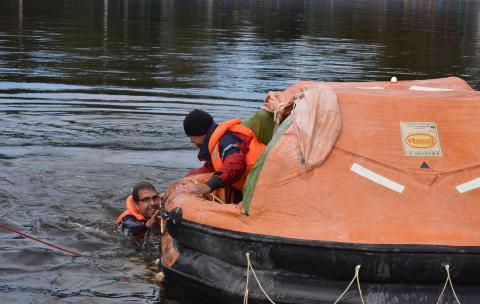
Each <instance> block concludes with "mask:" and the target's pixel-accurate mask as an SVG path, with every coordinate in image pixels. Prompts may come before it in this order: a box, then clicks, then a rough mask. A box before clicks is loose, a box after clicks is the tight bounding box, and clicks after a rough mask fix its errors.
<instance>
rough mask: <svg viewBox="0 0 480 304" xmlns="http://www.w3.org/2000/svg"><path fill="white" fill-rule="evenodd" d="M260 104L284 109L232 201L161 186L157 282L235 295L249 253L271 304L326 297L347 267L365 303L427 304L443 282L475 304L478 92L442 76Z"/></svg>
mask: <svg viewBox="0 0 480 304" xmlns="http://www.w3.org/2000/svg"><path fill="white" fill-rule="evenodd" d="M269 96H270V97H271V99H272V100H271V101H272V102H273V105H272V104H271V106H272V108H273V109H274V110H275V109H283V108H286V105H288V104H291V105H293V110H292V111H291V113H290V115H289V116H288V117H287V118H286V119H285V120H283V122H281V124H280V125H279V127H278V129H277V131H276V133H275V134H274V137H273V139H272V141H271V142H270V143H269V144H268V146H267V148H266V150H265V152H264V153H263V154H262V156H261V157H260V159H259V160H258V161H257V163H256V165H255V167H254V168H253V170H252V172H251V173H250V175H249V177H248V179H247V182H246V184H245V187H244V201H243V202H242V203H241V204H239V205H234V204H218V203H217V202H215V201H212V200H209V199H206V198H198V197H195V196H194V195H191V194H188V193H182V192H179V191H177V190H178V189H180V187H179V184H180V183H186V182H195V181H192V180H191V179H189V180H186V179H183V180H180V181H177V182H176V183H174V184H173V185H172V186H171V187H170V189H169V190H168V192H169V196H168V198H169V199H168V201H167V204H166V208H167V210H168V212H169V213H170V215H171V216H170V219H169V220H168V225H167V228H168V234H166V235H165V236H164V238H163V241H162V242H163V251H164V257H163V259H162V263H163V267H164V271H165V273H166V275H167V279H169V280H171V281H176V282H177V283H179V284H182V285H184V286H186V287H188V288H190V290H193V291H199V292H200V291H205V290H211V289H213V290H216V291H217V292H215V293H210V294H209V295H210V296H211V297H216V298H217V300H218V301H230V300H227V298H232V297H233V298H241V297H243V296H244V294H245V287H246V272H247V262H248V261H247V257H246V254H247V253H249V259H250V261H251V263H252V266H253V269H255V270H256V272H257V276H258V278H259V281H260V282H261V283H262V285H263V287H264V289H265V291H266V292H267V294H269V295H270V297H271V298H272V299H273V300H274V301H275V302H276V303H333V302H334V301H335V300H336V299H337V297H338V296H339V295H340V294H341V292H342V291H343V290H344V289H345V287H346V286H347V284H348V282H349V281H350V280H351V279H352V277H353V275H354V272H355V268H356V266H358V265H360V270H359V272H358V274H359V277H360V283H361V288H362V290H363V298H364V299H365V301H366V302H368V303H397V302H398V303H435V302H436V301H437V299H438V297H439V295H440V292H441V290H442V287H443V284H444V282H445V280H446V278H447V276H448V275H449V276H450V278H451V279H452V282H453V285H454V286H455V291H456V292H457V295H458V297H459V299H460V301H461V302H462V303H463V302H465V303H476V302H480V294H479V293H478V290H479V289H478V288H479V286H480V276H479V275H478V274H479V273H480V92H477V91H474V90H473V89H472V88H471V87H470V86H469V85H468V84H467V83H466V82H465V81H463V80H461V79H459V78H454V77H451V78H443V79H432V80H421V81H400V82H362V83H318V82H300V83H297V84H296V85H294V86H292V87H290V88H288V89H287V90H285V91H283V92H280V93H270V94H269ZM267 99H268V98H267ZM205 178H208V177H205V176H197V177H196V179H198V181H196V182H202V180H205ZM446 265H448V267H446ZM252 280H253V279H251V278H250V283H249V286H248V288H249V298H250V300H251V301H259V302H263V301H264V300H265V295H264V294H263V292H262V291H261V290H260V289H259V288H258V286H257V285H256V283H255V282H254V281H252ZM195 287H199V288H198V289H195ZM192 288H194V289H192ZM347 296H348V299H347V300H346V301H344V302H342V303H360V294H359V293H358V292H357V291H355V290H352V291H350V292H349V293H348V294H347Z"/></svg>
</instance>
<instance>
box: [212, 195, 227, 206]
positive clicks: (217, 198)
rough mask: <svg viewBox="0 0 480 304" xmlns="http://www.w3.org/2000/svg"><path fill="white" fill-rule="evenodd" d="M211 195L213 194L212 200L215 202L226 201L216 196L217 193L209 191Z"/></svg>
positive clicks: (222, 202) (221, 202)
mask: <svg viewBox="0 0 480 304" xmlns="http://www.w3.org/2000/svg"><path fill="white" fill-rule="evenodd" d="M209 195H211V196H212V202H215V201H217V202H219V203H220V204H225V202H224V201H222V199H221V198H219V197H218V196H216V195H215V194H213V193H209Z"/></svg>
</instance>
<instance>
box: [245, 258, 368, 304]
mask: <svg viewBox="0 0 480 304" xmlns="http://www.w3.org/2000/svg"><path fill="white" fill-rule="evenodd" d="M245 255H246V257H247V279H246V283H245V293H244V296H243V304H248V283H249V277H250V271H251V272H252V274H253V276H254V278H255V280H256V281H257V284H258V287H260V290H261V291H262V292H263V294H264V295H265V296H266V297H267V299H268V301H270V303H272V304H275V302H274V301H273V300H272V299H271V298H270V297H269V296H268V294H267V292H266V291H265V289H264V288H263V286H262V284H261V283H260V280H259V279H258V277H257V274H256V273H255V270H254V269H253V267H252V262H251V261H250V253H249V252H247V253H245ZM360 267H362V266H361V265H357V266H355V276H354V277H353V279H352V280H351V281H350V284H348V286H347V288H346V289H345V290H344V291H343V292H342V294H341V295H340V296H339V297H338V298H337V300H336V301H335V302H334V303H333V304H336V303H338V301H340V299H341V298H342V297H343V296H344V295H345V294H346V293H347V291H348V290H349V289H350V287H351V286H352V284H353V282H354V281H355V280H356V281H357V286H358V292H359V293H360V299H361V300H362V304H365V302H364V301H363V295H362V289H361V288H360V276H359V274H358V273H359V271H360Z"/></svg>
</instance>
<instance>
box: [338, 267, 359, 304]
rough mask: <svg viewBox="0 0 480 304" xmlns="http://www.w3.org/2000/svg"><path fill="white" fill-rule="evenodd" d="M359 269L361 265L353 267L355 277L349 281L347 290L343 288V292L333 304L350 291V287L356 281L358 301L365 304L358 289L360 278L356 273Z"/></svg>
mask: <svg viewBox="0 0 480 304" xmlns="http://www.w3.org/2000/svg"><path fill="white" fill-rule="evenodd" d="M360 267H362V265H357V266H355V275H354V276H353V279H352V280H351V281H350V284H348V286H347V288H345V290H344V291H343V292H342V294H341V295H340V296H339V297H338V298H337V300H336V301H335V302H334V303H333V304H337V303H338V302H339V301H340V300H341V299H342V298H343V296H344V295H345V294H346V293H347V291H348V290H349V289H350V287H351V286H352V284H353V282H354V281H355V280H356V281H357V287H358V293H359V294H360V300H362V304H365V302H364V301H363V295H362V288H360V276H359V275H358V273H359V272H360Z"/></svg>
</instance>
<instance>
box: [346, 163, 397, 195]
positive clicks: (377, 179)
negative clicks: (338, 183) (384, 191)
mask: <svg viewBox="0 0 480 304" xmlns="http://www.w3.org/2000/svg"><path fill="white" fill-rule="evenodd" d="M350 170H352V171H353V172H355V173H357V174H358V175H361V176H363V177H365V178H366V179H369V180H371V181H372V182H374V183H377V184H379V185H382V186H384V187H387V188H388V189H391V190H393V191H396V192H398V193H402V192H403V189H405V186H403V185H400V184H397V183H396V182H394V181H392V180H389V179H388V178H386V177H383V176H381V175H379V174H377V173H375V172H373V171H370V170H368V169H367V168H365V167H362V166H360V165H359V164H357V163H353V165H352V167H351V168H350Z"/></svg>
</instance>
